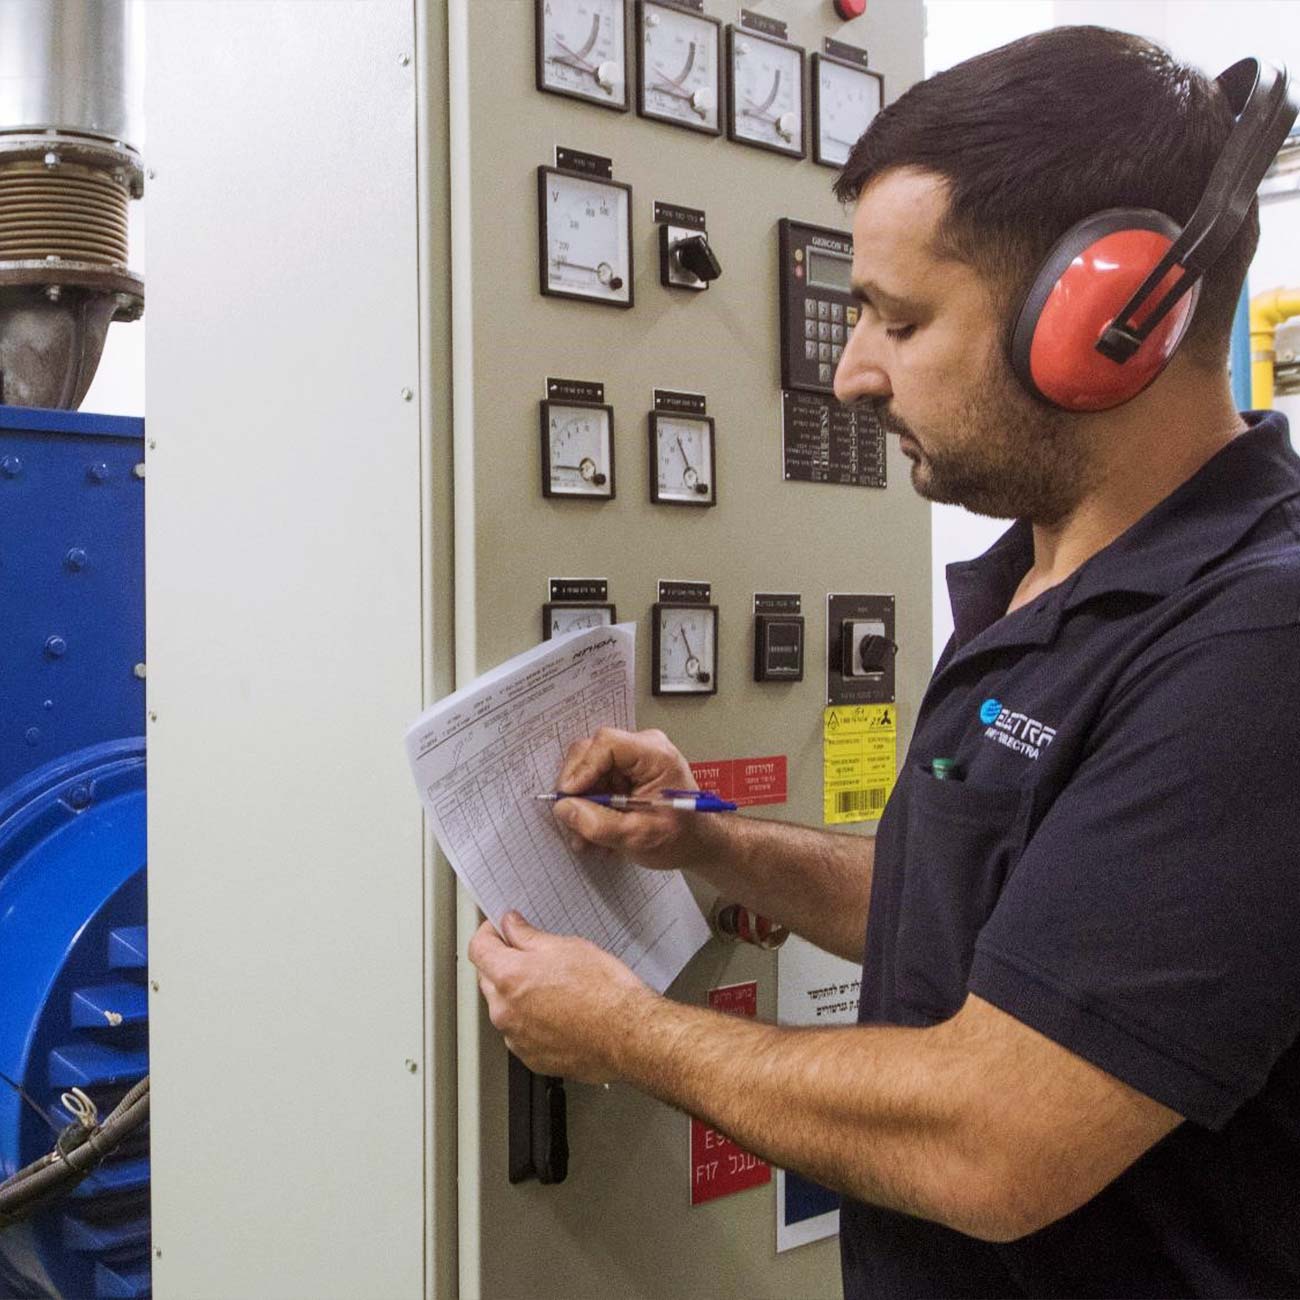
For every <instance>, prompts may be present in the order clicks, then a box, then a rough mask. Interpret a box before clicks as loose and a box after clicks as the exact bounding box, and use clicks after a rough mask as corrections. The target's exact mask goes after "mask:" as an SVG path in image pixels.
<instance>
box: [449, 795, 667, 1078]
mask: <svg viewBox="0 0 1300 1300" xmlns="http://www.w3.org/2000/svg"><path fill="white" fill-rule="evenodd" d="M602 811H603V810H602ZM501 929H502V932H503V935H504V937H502V935H498V934H497V932H496V930H495V929H493V927H492V924H491V922H489V921H484V922H483V924H482V925H481V926H480V927H479V929H478V933H477V934H475V936H474V938H473V939H471V940H470V945H469V959H470V961H472V962H473V963H474V965H475V966H476V967H477V968H478V986H479V989H480V990H481V992H482V994H483V996H484V998H485V999H486V1000H487V1004H488V1015H489V1016H490V1018H491V1020H492V1023H493V1025H495V1026H496V1028H497V1029H499V1030H500V1031H501V1033H502V1035H503V1036H504V1037H505V1040H506V1046H507V1047H509V1049H510V1050H511V1051H512V1052H514V1054H515V1055H516V1056H517V1057H519V1059H520V1060H521V1061H523V1063H524V1064H525V1065H526V1066H528V1068H529V1069H530V1070H535V1071H536V1072H537V1073H538V1074H553V1075H560V1076H563V1077H564V1078H566V1079H578V1080H581V1081H582V1082H584V1083H604V1082H607V1081H608V1080H610V1079H614V1078H617V1077H618V1075H619V1068H618V1058H619V1047H620V1045H621V1043H622V1041H623V1039H624V1037H625V1036H626V1030H627V1026H628V1023H629V1021H630V1020H631V1019H632V1018H633V1017H635V1016H636V1015H637V1014H638V1010H639V1008H640V1007H641V1006H643V1005H644V1003H645V1001H646V999H650V1000H653V999H654V998H655V996H656V995H655V994H654V993H653V992H652V991H651V990H650V989H649V988H647V987H646V985H644V984H643V983H642V982H641V981H640V980H639V979H637V977H636V976H635V975H633V974H632V972H631V971H630V970H628V968H627V967H626V966H625V965H623V963H622V962H621V961H619V960H618V958H616V957H611V956H610V955H609V954H608V953H607V952H604V951H602V950H601V949H600V948H597V947H596V945H595V944H592V943H588V942H587V941H586V940H585V939H575V938H572V937H567V938H566V937H561V936H560V935H554V934H547V933H546V932H545V931H544V930H535V929H533V927H532V926H531V925H529V924H528V922H527V921H525V920H524V918H523V917H522V916H520V915H519V913H518V912H507V913H506V914H505V916H504V917H502V919H501Z"/></svg>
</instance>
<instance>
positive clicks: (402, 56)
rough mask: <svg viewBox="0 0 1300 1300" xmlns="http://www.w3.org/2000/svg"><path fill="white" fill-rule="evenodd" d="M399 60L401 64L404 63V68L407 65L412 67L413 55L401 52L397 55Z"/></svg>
mask: <svg viewBox="0 0 1300 1300" xmlns="http://www.w3.org/2000/svg"><path fill="white" fill-rule="evenodd" d="M397 61H398V63H400V64H401V65H402V67H404V68H406V67H410V64H411V56H410V55H409V54H399V55H398V56H397Z"/></svg>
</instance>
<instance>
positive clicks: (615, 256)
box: [538, 167, 632, 307]
mask: <svg viewBox="0 0 1300 1300" xmlns="http://www.w3.org/2000/svg"><path fill="white" fill-rule="evenodd" d="M538 201H539V202H540V204H541V211H542V220H541V236H542V246H541V250H540V258H541V287H542V292H543V293H548V294H553V295H555V296H558V297H561V298H582V299H584V300H586V301H589V302H603V303H608V304H610V305H611V306H615V307H630V306H631V305H632V189H631V187H630V186H628V185H621V184H619V183H618V182H617V181H600V180H591V179H589V178H588V177H585V176H575V175H573V174H571V173H569V172H562V171H557V170H556V169H555V168H553V167H541V168H539V169H538Z"/></svg>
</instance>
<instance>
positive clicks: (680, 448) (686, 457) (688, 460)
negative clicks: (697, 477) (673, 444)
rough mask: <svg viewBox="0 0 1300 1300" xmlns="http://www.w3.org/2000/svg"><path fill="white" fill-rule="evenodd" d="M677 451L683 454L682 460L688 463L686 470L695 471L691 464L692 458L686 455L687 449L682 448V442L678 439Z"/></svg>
mask: <svg viewBox="0 0 1300 1300" xmlns="http://www.w3.org/2000/svg"><path fill="white" fill-rule="evenodd" d="M677 450H678V451H680V452H681V453H682V460H684V461H685V462H686V468H687V469H694V468H695V467H694V466H693V465H692V464H691V458H690V457H689V456H688V455H687V454H686V448H685V447H683V446H682V440H681V439H680V438H678V439H677Z"/></svg>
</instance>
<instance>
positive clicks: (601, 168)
mask: <svg viewBox="0 0 1300 1300" xmlns="http://www.w3.org/2000/svg"><path fill="white" fill-rule="evenodd" d="M555 165H556V166H557V167H559V168H560V169H561V170H562V171H566V172H579V173H580V174H581V175H583V176H596V177H599V178H600V179H601V180H603V181H608V180H613V178H614V160H613V159H612V158H602V157H601V156H600V154H598V153H583V152H582V150H581V149H565V148H564V147H563V146H562V145H558V144H557V145H556V146H555Z"/></svg>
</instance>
